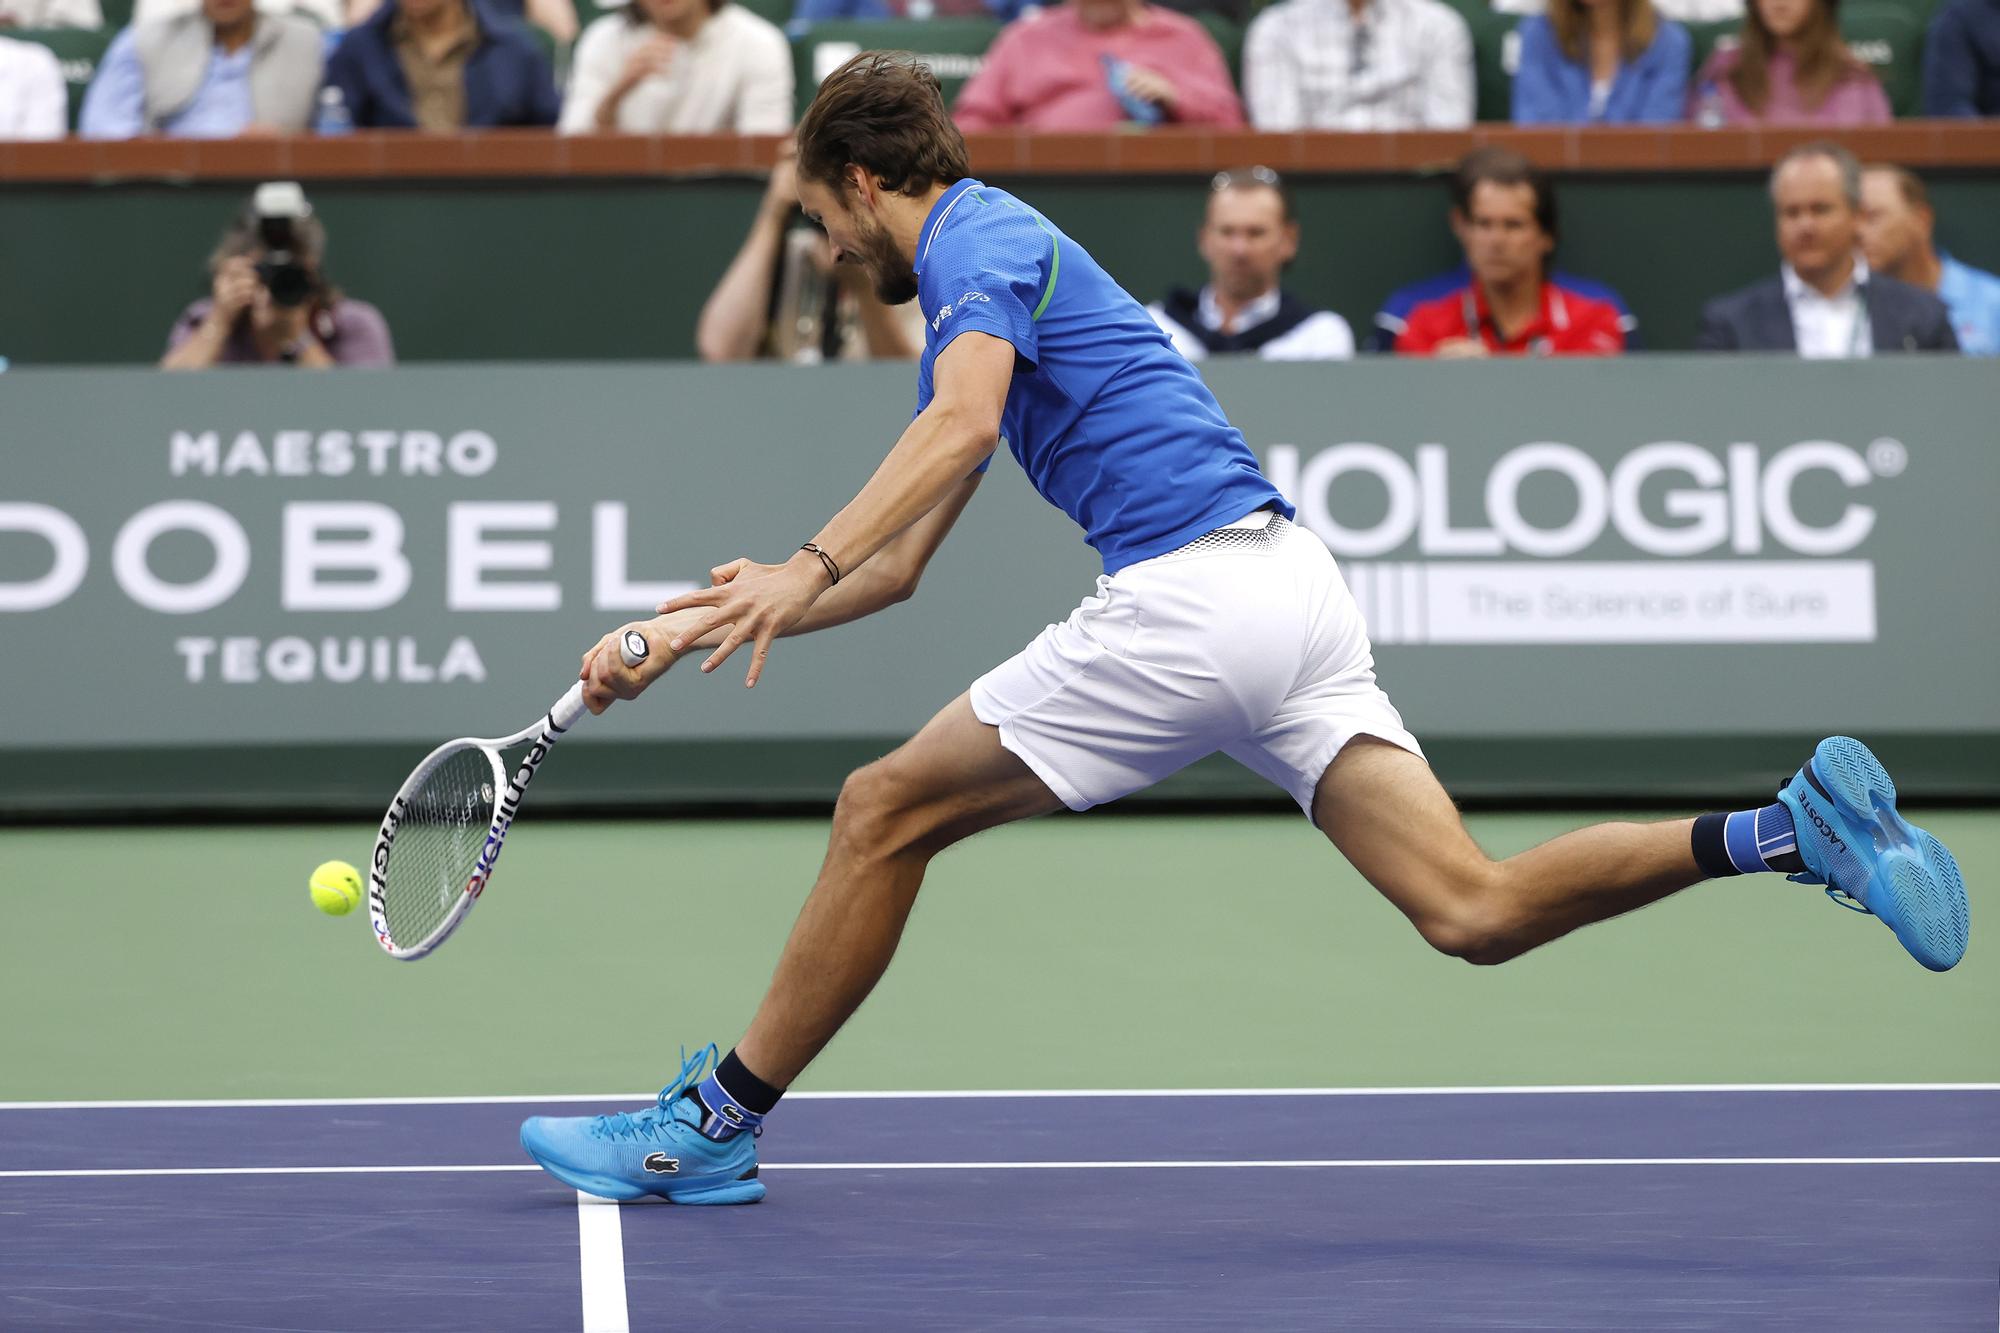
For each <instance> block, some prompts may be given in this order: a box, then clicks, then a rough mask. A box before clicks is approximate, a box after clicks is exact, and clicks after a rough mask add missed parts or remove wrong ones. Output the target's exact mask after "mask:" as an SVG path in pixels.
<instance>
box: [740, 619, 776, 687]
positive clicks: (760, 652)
mask: <svg viewBox="0 0 2000 1333" xmlns="http://www.w3.org/2000/svg"><path fill="white" fill-rule="evenodd" d="M777 637H778V636H777V634H776V632H775V631H773V630H768V629H767V630H764V631H762V632H760V633H759V634H758V635H757V648H756V651H754V652H752V653H751V654H750V673H749V674H748V675H746V676H745V677H744V678H743V688H744V689H746V690H754V689H756V688H757V681H758V680H759V679H760V678H761V677H762V676H763V674H764V659H765V658H767V657H769V656H770V655H771V640H773V639H775V638H777Z"/></svg>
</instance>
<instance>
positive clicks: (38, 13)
mask: <svg viewBox="0 0 2000 1333" xmlns="http://www.w3.org/2000/svg"><path fill="white" fill-rule="evenodd" d="M103 26H104V11H103V10H102V9H100V8H99V7H98V3H97V0H0V29H6V28H101V27H103Z"/></svg>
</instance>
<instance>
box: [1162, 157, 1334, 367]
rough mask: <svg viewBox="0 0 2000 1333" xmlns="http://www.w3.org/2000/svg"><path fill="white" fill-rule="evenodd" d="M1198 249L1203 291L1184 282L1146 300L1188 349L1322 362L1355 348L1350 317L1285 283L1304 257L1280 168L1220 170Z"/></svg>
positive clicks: (1187, 352) (1191, 354)
mask: <svg viewBox="0 0 2000 1333" xmlns="http://www.w3.org/2000/svg"><path fill="white" fill-rule="evenodd" d="M1195 248H1196V249H1198V250H1199V251H1200V252H1201V257H1202V259H1203V260H1204V261H1206V263H1207V264H1208V282H1207V284H1206V285H1204V286H1203V287H1202V289H1201V290H1200V291H1198V292H1191V291H1188V290H1187V289H1186V288H1184V287H1177V288H1175V289H1174V290H1172V291H1170V292H1168V293H1167V299H1166V300H1164V301H1161V302H1156V303H1155V304H1153V305H1149V306H1147V307H1146V312H1147V313H1148V314H1150V315H1151V316H1152V317H1153V322H1154V323H1156V324H1158V325H1159V326H1160V330H1161V332H1163V333H1165V334H1166V335H1167V336H1168V337H1169V338H1171V339H1173V343H1174V349H1175V350H1176V351H1178V352H1179V353H1180V354H1181V355H1182V356H1184V357H1186V358H1187V359H1188V360H1190V361H1200V360H1201V359H1203V358H1204V357H1207V356H1211V355H1224V354H1228V353H1244V354H1248V355H1254V356H1259V357H1262V358H1263V359H1265V360H1267V361H1319V360H1336V359H1342V358H1346V357H1350V356H1353V355H1354V331H1353V330H1352V329H1350V328H1348V326H1347V321H1346V320H1344V319H1342V318H1341V317H1340V316H1339V315H1336V314H1334V313H1333V312H1332V311H1331V310H1315V309H1313V308H1312V307H1311V306H1309V305H1307V304H1306V303H1305V302H1304V301H1301V300H1300V299H1299V298H1298V297H1296V296H1294V295H1293V294H1292V293H1290V292H1288V291H1286V290H1285V289H1284V288H1283V287H1281V286H1279V285H1278V280H1279V278H1281V277H1282V276H1283V275H1284V271H1285V266H1286V265H1288V264H1290V263H1291V262H1292V260H1293V259H1295V258H1297V257H1298V253H1299V223H1298V217H1297V215H1296V214H1295V213H1294V212H1293V209H1292V194H1291V191H1290V190H1288V189H1286V188H1285V183H1284V181H1282V180H1281V179H1279V177H1278V173H1277V172H1275V171H1273V170H1271V169H1270V168H1269V167H1251V168H1249V169H1248V170H1245V171H1225V172H1222V173H1221V174H1219V175H1218V176H1216V178H1215V180H1214V182H1213V184H1212V187H1211V189H1210V190H1209V194H1208V211H1207V214H1206V215H1205V216H1204V217H1203V219H1202V224H1201V230H1200V231H1198V232H1197V233H1195Z"/></svg>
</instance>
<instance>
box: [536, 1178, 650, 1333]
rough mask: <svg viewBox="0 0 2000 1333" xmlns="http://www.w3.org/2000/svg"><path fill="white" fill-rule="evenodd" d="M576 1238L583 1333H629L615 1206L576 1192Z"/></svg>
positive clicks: (622, 1232) (622, 1240) (621, 1228)
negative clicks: (580, 1284) (580, 1270)
mask: <svg viewBox="0 0 2000 1333" xmlns="http://www.w3.org/2000/svg"><path fill="white" fill-rule="evenodd" d="M535 1169H536V1170H540V1169H541V1168H539V1167H537V1168H535ZM576 1235H577V1248H578V1254H579V1255H580V1258H579V1260H578V1262H579V1263H580V1264H581V1265H582V1274H583V1333H630V1330H631V1323H630V1321H629V1318H628V1316H627V1315H626V1312H625V1228H624V1226H623V1224H622V1223H620V1221H619V1220H618V1205H617V1204H615V1203H612V1202H611V1201H610V1200H608V1199H598V1198H593V1197H592V1196H590V1195H588V1194H585V1193H584V1192H583V1191H582V1190H578V1191H577V1192H576Z"/></svg>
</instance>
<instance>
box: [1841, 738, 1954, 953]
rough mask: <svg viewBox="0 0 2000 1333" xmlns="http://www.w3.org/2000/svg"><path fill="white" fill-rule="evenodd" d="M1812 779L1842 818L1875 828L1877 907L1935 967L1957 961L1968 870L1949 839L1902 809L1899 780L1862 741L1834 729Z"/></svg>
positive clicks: (1871, 886) (1871, 894)
mask: <svg viewBox="0 0 2000 1333" xmlns="http://www.w3.org/2000/svg"><path fill="white" fill-rule="evenodd" d="M1806 779H1807V781H1809V782H1810V783H1811V784H1812V785H1813V787H1814V788H1815V789H1817V790H1818V792H1819V794H1820V795H1821V796H1823V797H1825V798H1826V800H1827V801H1828V802H1829V803H1830V804H1831V805H1832V806H1833V808H1834V812H1835V813H1836V814H1838V815H1839V816H1840V818H1841V820H1842V822H1843V823H1845V824H1847V825H1848V826H1849V827H1850V828H1852V829H1855V830H1857V831H1865V832H1866V833H1867V834H1868V837H1869V841H1870V843H1871V844H1872V846H1873V848H1874V851H1875V870H1874V873H1873V875H1872V876H1871V877H1870V879H1869V883H1868V906H1869V908H1870V910H1872V911H1874V913H1875V915H1876V916H1878V917H1881V918H1882V919H1883V920H1884V922H1885V923H1886V924H1887V925H1888V926H1889V927H1890V929H1892V930H1894V931H1895V932H1896V938H1897V939H1898V940H1900V941H1902V944H1903V947H1904V948H1905V949H1907V950H1909V951H1910V956H1911V957H1913V958H1915V959H1916V960H1917V961H1918V962H1920V963H1922V964H1923V965H1924V966H1925V967H1927V968H1929V969H1930V970H1931V971H1933V972H1944V971H1947V970H1949V969H1950V968H1951V967H1953V966H1954V965H1956V964H1957V962H1958V961H1959V960H1960V959H1961V958H1963V957H1965V946H1966V941H1967V939H1968V937H1969V935H1970V933H1971V929H1970V928H1971V908H1970V904H1969V903H1968V902H1967V900H1966V896H1965V878H1964V876H1963V875H1961V874H1960V873H1959V869H1958V861H1957V860H1956V859H1955V858H1954V857H1953V856H1952V854H1951V852H1950V851H1949V850H1947V849H1946V847H1945V845H1944V844H1943V843H1942V842H1939V841H1938V840H1937V838H1936V837H1935V836H1934V835H1932V834H1931V833H1930V832H1929V831H1927V830H1925V829H1921V828H1918V827H1917V826H1916V825H1914V824H1912V823H1910V822H1909V821H1908V820H1906V819H1904V818H1903V817H1902V815H1900V814H1898V813H1897V812H1896V784H1895V782H1894V780H1892V779H1891V778H1890V777H1889V774H1888V771H1887V770H1886V769H1884V768H1883V767H1882V764H1881V761H1880V760H1878V759H1876V757H1875V756H1874V754H1873V753H1872V752H1870V750H1869V749H1868V747H1867V746H1865V745H1863V744H1862V743H1861V742H1860V741H1857V740H1854V739H1852V738H1851V737H1847V736H1833V737H1829V738H1828V739H1826V740H1824V741H1821V742H1820V744H1819V748H1818V749H1816V750H1814V751H1813V757H1812V759H1811V760H1810V761H1809V762H1808V763H1807V764H1806ZM1884 894H1886V896H1887V898H1888V900H1889V901H1888V902H1886V903H1883V902H1882V901H1881V898H1880V897H1879V896H1878V895H1884ZM1884 909H1886V910H1884Z"/></svg>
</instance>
